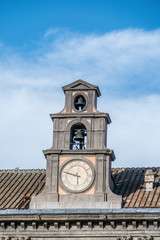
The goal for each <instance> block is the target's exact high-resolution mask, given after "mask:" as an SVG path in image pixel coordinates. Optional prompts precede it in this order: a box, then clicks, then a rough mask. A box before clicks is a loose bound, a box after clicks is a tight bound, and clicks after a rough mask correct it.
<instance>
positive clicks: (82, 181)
mask: <svg viewBox="0 0 160 240" xmlns="http://www.w3.org/2000/svg"><path fill="white" fill-rule="evenodd" d="M63 91H64V94H65V106H64V109H63V110H62V111H61V112H60V113H57V114H51V115H50V116H51V118H52V121H53V124H54V125H53V145H52V147H51V148H50V149H47V150H44V151H43V153H44V155H45V157H46V160H47V170H46V184H45V188H44V190H43V191H42V192H41V193H40V194H39V195H37V196H34V197H32V200H31V203H30V209H70V208H79V209H82V208H83V209H84V208H102V209H104V208H105V209H112V208H121V204H122V199H121V196H117V195H115V194H114V193H113V192H112V188H113V187H114V183H113V182H112V178H111V162H112V161H114V159H115V156H114V152H113V150H110V149H108V148H107V125H108V124H110V122H111V120H110V117H109V114H108V113H103V112H99V111H98V110H97V97H99V96H100V95H101V93H100V90H99V88H98V87H97V86H95V85H92V84H90V83H88V82H85V81H83V80H77V81H75V82H73V83H71V84H69V85H66V86H64V87H63Z"/></svg>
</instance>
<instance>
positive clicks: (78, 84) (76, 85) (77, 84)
mask: <svg viewBox="0 0 160 240" xmlns="http://www.w3.org/2000/svg"><path fill="white" fill-rule="evenodd" d="M62 89H63V91H64V92H65V91H73V90H95V91H96V93H97V96H98V97H99V96H101V92H100V90H99V87H98V86H96V85H93V84H90V83H88V82H86V81H84V80H81V79H79V80H76V81H74V82H72V83H70V84H68V85H66V86H64V87H62Z"/></svg>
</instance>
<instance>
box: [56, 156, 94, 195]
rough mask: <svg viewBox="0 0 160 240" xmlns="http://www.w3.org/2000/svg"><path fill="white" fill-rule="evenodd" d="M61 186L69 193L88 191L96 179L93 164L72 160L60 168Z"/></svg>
mask: <svg viewBox="0 0 160 240" xmlns="http://www.w3.org/2000/svg"><path fill="white" fill-rule="evenodd" d="M59 176H60V186H61V187H62V189H63V190H64V191H66V192H68V193H75V194H76V193H82V192H85V191H88V190H89V189H90V188H91V187H92V185H93V182H94V179H95V170H94V166H93V164H92V163H91V162H90V161H88V160H86V159H77V158H76V159H70V160H68V161H66V162H65V163H64V164H62V166H61V167H60V175H59Z"/></svg>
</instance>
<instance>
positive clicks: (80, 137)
mask: <svg viewBox="0 0 160 240" xmlns="http://www.w3.org/2000/svg"><path fill="white" fill-rule="evenodd" d="M74 140H75V141H79V142H82V141H83V140H84V133H83V131H82V130H77V133H76V136H75V137H74Z"/></svg>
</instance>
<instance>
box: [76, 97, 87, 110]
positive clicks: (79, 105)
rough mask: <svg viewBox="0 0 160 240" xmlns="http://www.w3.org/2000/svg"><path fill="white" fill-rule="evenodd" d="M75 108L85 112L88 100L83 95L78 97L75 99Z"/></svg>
mask: <svg viewBox="0 0 160 240" xmlns="http://www.w3.org/2000/svg"><path fill="white" fill-rule="evenodd" d="M74 107H75V109H77V110H78V111H83V110H84V109H85V107H86V99H85V97H84V96H83V95H78V96H76V97H75V99H74Z"/></svg>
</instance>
